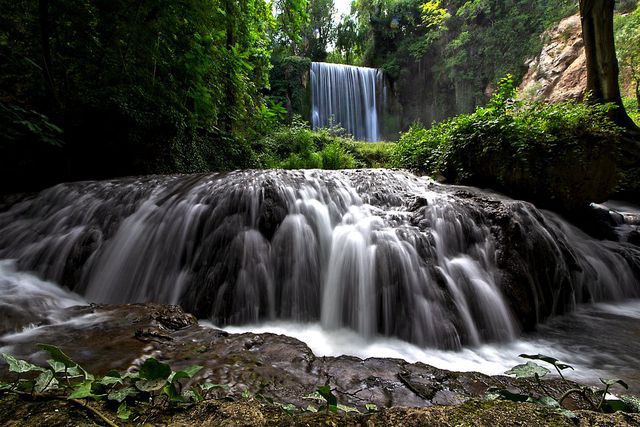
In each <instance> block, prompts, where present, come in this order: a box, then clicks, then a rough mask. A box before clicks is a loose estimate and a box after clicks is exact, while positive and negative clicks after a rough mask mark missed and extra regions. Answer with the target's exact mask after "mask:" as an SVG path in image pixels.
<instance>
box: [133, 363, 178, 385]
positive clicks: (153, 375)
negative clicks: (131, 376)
mask: <svg viewBox="0 0 640 427" xmlns="http://www.w3.org/2000/svg"><path fill="white" fill-rule="evenodd" d="M138 374H139V375H140V378H142V379H144V380H151V381H152V380H159V379H162V380H166V379H167V378H169V376H170V375H171V367H170V366H169V365H167V364H166V363H162V362H158V361H157V360H156V359H154V358H153V357H151V358H149V359H147V360H145V361H144V363H143V364H142V366H141V367H140V371H139V372H138ZM163 385H164V384H163Z"/></svg>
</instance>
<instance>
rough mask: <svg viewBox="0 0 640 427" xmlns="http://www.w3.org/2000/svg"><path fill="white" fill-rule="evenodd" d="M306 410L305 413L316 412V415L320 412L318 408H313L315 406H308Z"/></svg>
mask: <svg viewBox="0 0 640 427" xmlns="http://www.w3.org/2000/svg"><path fill="white" fill-rule="evenodd" d="M304 410H305V411H307V412H314V413H315V412H318V408H316V407H315V406H313V405H309V406H307V407H306V408H304Z"/></svg>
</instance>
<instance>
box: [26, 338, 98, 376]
mask: <svg viewBox="0 0 640 427" xmlns="http://www.w3.org/2000/svg"><path fill="white" fill-rule="evenodd" d="M37 347H38V348H40V349H42V350H44V351H46V352H47V353H49V355H50V356H51V359H52V360H53V361H55V362H59V363H62V364H63V365H64V366H65V368H67V372H68V371H69V370H70V369H73V368H75V369H77V370H78V371H77V372H81V373H82V376H84V379H85V380H93V375H91V374H90V373H88V372H87V371H85V370H84V369H83V368H82V366H80V365H78V364H77V363H76V362H74V361H73V360H71V358H70V357H69V356H67V355H66V354H65V353H64V352H63V351H62V350H60V349H59V348H58V347H56V346H53V345H49V344H37ZM74 372H75V371H74ZM74 376H75V375H74Z"/></svg>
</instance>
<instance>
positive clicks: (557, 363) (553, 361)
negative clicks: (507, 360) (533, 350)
mask: <svg viewBox="0 0 640 427" xmlns="http://www.w3.org/2000/svg"><path fill="white" fill-rule="evenodd" d="M519 357H522V358H524V359H532V360H542V361H543V362H547V363H549V364H551V365H553V366H556V367H557V368H558V369H560V370H561V371H564V370H565V369H573V366H571V365H567V364H565V363H561V362H560V361H559V360H558V359H556V358H554V357H551V356H545V355H544V354H521V355H520V356H519Z"/></svg>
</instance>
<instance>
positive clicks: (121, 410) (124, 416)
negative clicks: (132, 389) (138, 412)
mask: <svg viewBox="0 0 640 427" xmlns="http://www.w3.org/2000/svg"><path fill="white" fill-rule="evenodd" d="M116 416H117V417H118V418H120V419H121V420H128V419H129V417H130V416H131V409H129V407H128V406H127V403H126V402H122V403H121V404H120V406H118V412H117V413H116Z"/></svg>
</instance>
